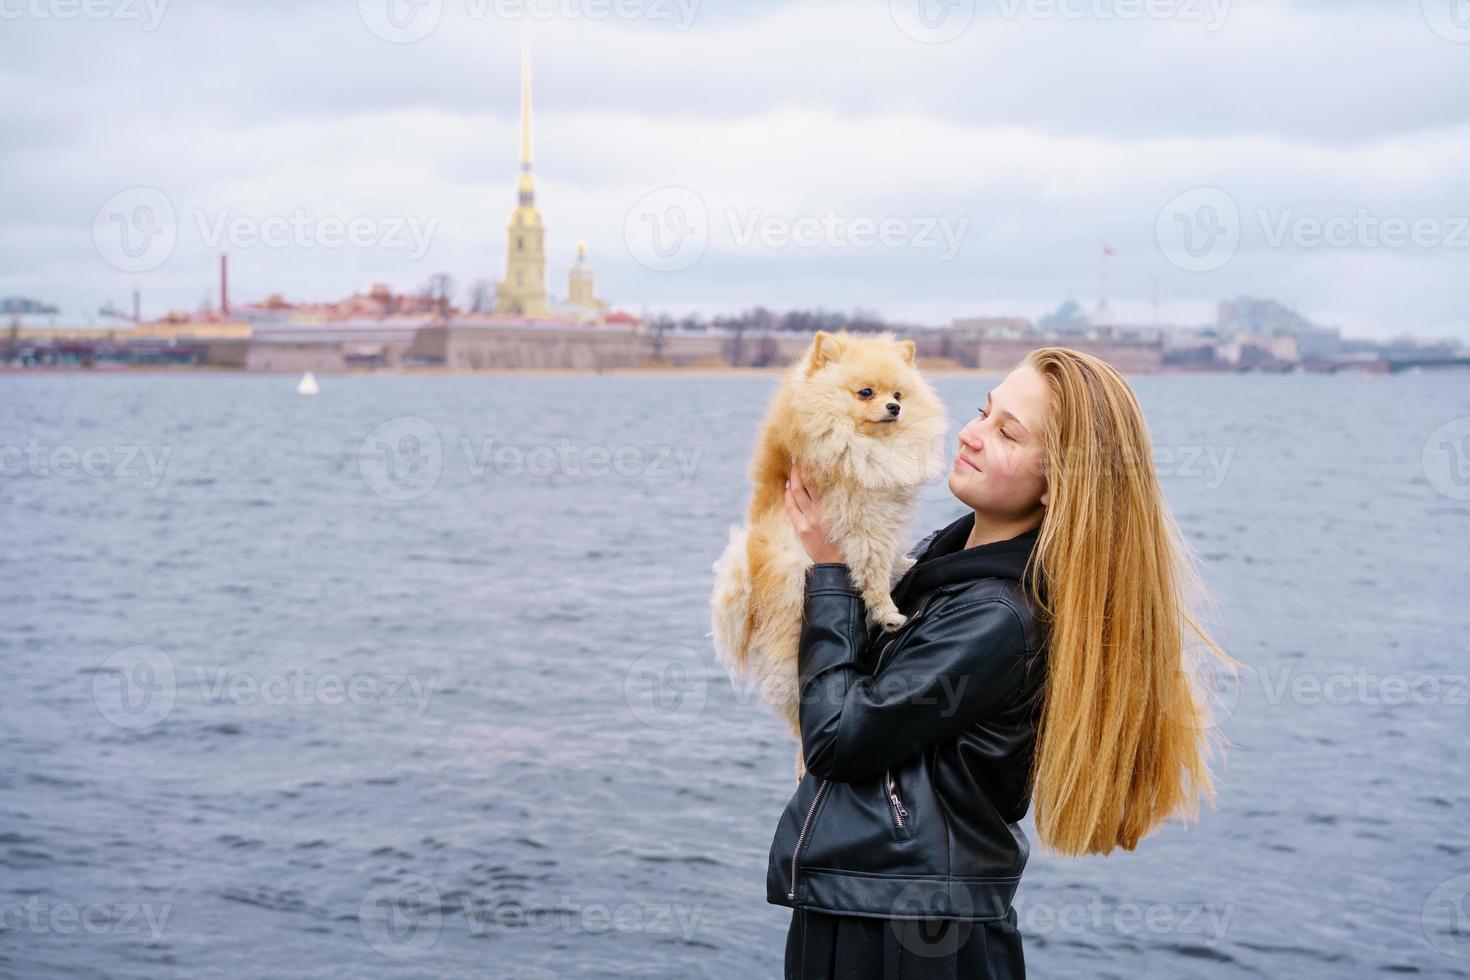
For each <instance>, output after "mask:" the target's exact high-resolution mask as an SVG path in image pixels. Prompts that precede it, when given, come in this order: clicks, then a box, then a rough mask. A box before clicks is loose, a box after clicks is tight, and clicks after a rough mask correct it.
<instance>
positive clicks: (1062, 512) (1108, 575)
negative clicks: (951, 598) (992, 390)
mask: <svg viewBox="0 0 1470 980" xmlns="http://www.w3.org/2000/svg"><path fill="white" fill-rule="evenodd" d="M1022 363H1023V364H1026V365H1029V366H1030V367H1032V368H1034V369H1035V370H1036V371H1037V372H1039V373H1040V374H1041V376H1042V378H1043V379H1044V380H1045V381H1046V383H1047V388H1048V390H1049V392H1050V395H1051V413H1050V420H1049V422H1048V424H1047V426H1046V433H1045V466H1046V471H1045V475H1046V481H1047V487H1048V490H1049V491H1050V499H1049V501H1048V506H1047V508H1046V511H1047V513H1046V517H1045V519H1044V520H1043V521H1042V526H1041V532H1040V536H1039V538H1038V540H1037V545H1036V549H1035V552H1034V554H1033V559H1032V560H1033V562H1035V563H1036V564H1035V567H1034V569H1033V570H1034V571H1036V572H1039V573H1040V574H1037V575H1034V576H1028V579H1029V580H1030V581H1031V582H1032V596H1033V598H1034V599H1035V600H1036V601H1037V603H1038V606H1039V608H1040V609H1041V610H1042V612H1043V614H1044V617H1045V620H1046V622H1047V625H1048V630H1049V643H1048V653H1047V662H1048V666H1047V678H1046V683H1045V688H1044V692H1043V704H1042V708H1041V718H1040V724H1039V728H1038V734H1037V745H1036V751H1035V756H1034V760H1033V766H1032V787H1033V792H1034V799H1035V805H1036V810H1035V818H1036V829H1037V832H1038V834H1039V836H1040V838H1041V841H1042V843H1043V844H1044V845H1046V846H1047V847H1050V848H1052V849H1053V850H1055V851H1057V852H1059V853H1062V854H1107V853H1108V852H1110V851H1112V850H1113V849H1114V848H1115V847H1122V848H1124V849H1125V850H1130V851H1131V850H1133V849H1134V847H1136V846H1137V844H1138V842H1139V840H1140V839H1141V838H1143V837H1144V836H1145V835H1147V834H1148V833H1149V832H1150V831H1151V830H1153V829H1154V828H1155V827H1156V826H1158V825H1159V824H1160V823H1162V822H1163V821H1165V820H1166V819H1168V818H1169V817H1171V816H1173V815H1175V814H1176V813H1182V814H1183V815H1184V817H1185V818H1186V820H1187V818H1188V817H1191V816H1196V815H1197V814H1198V803H1199V800H1198V797H1199V795H1200V794H1201V793H1203V794H1204V795H1205V796H1207V797H1208V798H1209V800H1210V802H1211V803H1212V804H1213V803H1214V799H1215V792H1214V785H1213V783H1212V780H1211V775H1210V771H1209V768H1208V765H1207V761H1208V759H1209V757H1210V756H1211V754H1212V751H1211V745H1210V742H1211V740H1212V738H1215V737H1219V732H1218V730H1217V729H1215V728H1214V726H1213V724H1212V713H1211V711H1210V707H1209V703H1208V700H1207V699H1206V698H1205V696H1204V694H1203V692H1202V691H1201V690H1200V688H1201V687H1202V685H1201V684H1200V683H1199V679H1198V677H1197V676H1196V673H1197V671H1198V670H1199V669H1200V668H1201V667H1202V666H1205V665H1207V664H1208V662H1207V661H1205V660H1203V658H1202V657H1199V656H1198V655H1199V653H1200V650H1199V647H1201V646H1202V647H1204V648H1206V649H1207V650H1208V651H1209V652H1211V653H1213V654H1214V655H1215V656H1217V657H1219V658H1220V659H1221V660H1222V661H1224V662H1226V663H1228V664H1230V665H1232V667H1233V666H1237V663H1236V661H1235V660H1234V659H1232V658H1231V657H1230V656H1229V655H1227V654H1226V653H1225V651H1224V650H1222V649H1221V648H1220V646H1219V645H1218V644H1216V643H1215V641H1214V640H1212V639H1211V638H1210V637H1209V635H1208V634H1207V633H1206V632H1205V630H1204V628H1203V627H1202V626H1201V625H1200V622H1199V621H1198V619H1197V618H1196V616H1195V615H1194V614H1193V613H1192V612H1191V611H1190V608H1189V604H1190V602H1191V594H1190V593H1194V595H1195V597H1198V598H1203V599H1205V600H1207V601H1208V600H1209V598H1210V597H1209V595H1208V593H1207V592H1206V591H1205V590H1204V587H1203V584H1202V583H1201V582H1200V581H1199V578H1198V575H1197V574H1196V572H1195V570H1194V563H1195V562H1194V554H1193V552H1192V550H1191V549H1190V548H1189V546H1188V543H1187V542H1186V541H1185V540H1184V538H1183V537H1182V535H1181V534H1180V533H1179V528H1178V525H1177V524H1176V523H1175V521H1174V518H1173V516H1172V514H1171V513H1170V512H1169V508H1168V505H1167V503H1166V501H1165V499H1164V495H1163V492H1162V491H1161V489H1160V487H1159V482H1158V477H1157V475H1156V473H1155V472H1154V466H1153V449H1152V444H1151V441H1150V439H1149V434H1148V429H1147V427H1146V426H1145V424H1144V419H1143V411H1142V409H1141V408H1140V407H1139V405H1138V401H1137V399H1136V398H1135V397H1134V395H1133V391H1132V390H1131V389H1130V388H1129V387H1128V384H1127V382H1125V381H1124V380H1123V378H1122V376H1121V375H1120V374H1119V373H1118V372H1117V371H1116V370H1115V369H1114V368H1113V367H1112V366H1111V365H1109V364H1108V363H1107V362H1106V361H1103V360H1101V359H1099V358H1097V357H1093V356H1092V355H1090V354H1084V353H1081V352H1079V351H1075V350H1071V349H1068V348H1065V347H1043V348H1040V349H1038V350H1034V351H1032V352H1031V353H1030V354H1028V355H1027V356H1026V357H1025V358H1024V359H1023V361H1022ZM1043 590H1044V591H1043ZM1196 641H1197V642H1196Z"/></svg>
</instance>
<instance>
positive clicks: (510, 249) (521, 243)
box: [495, 34, 547, 316]
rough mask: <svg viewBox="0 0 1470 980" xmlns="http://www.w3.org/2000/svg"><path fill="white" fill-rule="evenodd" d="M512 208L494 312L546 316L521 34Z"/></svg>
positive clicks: (542, 238) (526, 43)
mask: <svg viewBox="0 0 1470 980" xmlns="http://www.w3.org/2000/svg"><path fill="white" fill-rule="evenodd" d="M516 194H517V198H518V200H517V203H516V209H515V210H514V211H512V212H511V215H510V225H509V227H508V231H509V235H508V236H507V237H508V240H507V243H506V252H505V278H504V279H503V280H501V282H500V284H499V285H498V286H496V288H495V312H496V313H499V314H504V315H507V316H546V315H547V309H546V229H545V228H544V227H543V226H542V224H541V213H540V212H539V211H537V210H536V178H535V177H533V176H532V175H531V42H530V36H529V35H528V34H523V35H522V36H521V173H520V176H519V177H517V178H516Z"/></svg>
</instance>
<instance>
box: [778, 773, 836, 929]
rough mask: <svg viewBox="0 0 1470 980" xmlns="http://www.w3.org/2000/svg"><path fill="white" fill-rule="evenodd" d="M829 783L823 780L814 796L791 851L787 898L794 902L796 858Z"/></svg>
mask: <svg viewBox="0 0 1470 980" xmlns="http://www.w3.org/2000/svg"><path fill="white" fill-rule="evenodd" d="M828 782H830V780H827V779H824V780H822V784H821V785H820V786H818V787H817V791H816V793H814V794H813V795H812V803H811V806H809V807H807V808H806V819H805V820H803V821H802V822H801V833H799V834H797V835H796V846H795V847H793V848H792V849H791V891H789V892H787V893H786V897H787V898H789V899H792V900H795V899H796V856H797V855H798V854H800V853H801V845H802V842H803V841H805V840H806V831H807V828H808V827H810V826H811V822H812V814H814V813H816V812H817V803H818V802H819V801H820V800H821V799H822V791H823V790H824V789H826V788H827V783H828Z"/></svg>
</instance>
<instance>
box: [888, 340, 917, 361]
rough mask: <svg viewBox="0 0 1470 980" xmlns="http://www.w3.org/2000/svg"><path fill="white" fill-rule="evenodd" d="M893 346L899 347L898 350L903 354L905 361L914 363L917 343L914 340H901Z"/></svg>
mask: <svg viewBox="0 0 1470 980" xmlns="http://www.w3.org/2000/svg"><path fill="white" fill-rule="evenodd" d="M893 346H895V347H897V348H898V352H899V353H900V354H901V355H903V359H904V361H906V362H907V363H909V364H913V363H914V349H915V346H916V345H915V344H914V342H913V341H912V340H900V341H899V342H898V343H896V344H894V345H893Z"/></svg>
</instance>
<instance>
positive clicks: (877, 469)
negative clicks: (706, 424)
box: [710, 331, 946, 778]
mask: <svg viewBox="0 0 1470 980" xmlns="http://www.w3.org/2000/svg"><path fill="white" fill-rule="evenodd" d="M865 388H869V389H872V392H873V394H872V396H871V397H870V398H868V399H863V398H861V397H860V396H859V394H858V393H859V392H860V391H861V390H862V389H865ZM895 392H898V393H899V398H897V399H895V398H894V397H893V396H894V393H895ZM895 401H896V403H897V404H898V405H899V406H900V412H899V416H898V419H897V420H896V421H893V422H879V421H877V419H879V418H882V417H884V416H886V415H887V414H888V413H887V411H886V409H885V406H886V405H887V404H888V403H889V402H895ZM945 434H946V415H945V410H944V405H943V403H942V402H941V401H940V400H939V397H938V395H936V394H935V392H934V390H933V389H932V388H931V387H930V386H929V385H928V383H927V382H926V381H924V379H923V377H922V376H921V375H920V374H919V371H918V369H917V367H916V366H915V364H914V343H913V341H911V340H905V341H895V340H894V339H893V337H892V336H891V335H889V334H879V335H876V336H874V335H855V334H849V333H847V332H845V331H843V332H838V333H835V334H829V333H826V332H824V331H818V332H817V334H816V336H815V337H814V338H813V340H812V345H811V347H810V348H809V349H808V350H807V352H806V353H805V354H804V355H803V356H802V357H801V358H800V359H799V360H798V361H797V362H796V363H795V364H793V365H792V366H791V368H790V369H789V370H788V372H787V373H786V375H785V377H784V378H783V380H782V383H781V385H780V387H779V389H778V390H777V392H776V394H775V397H774V398H773V400H772V402H771V405H770V407H769V409H768V411H767V415H766V419H765V423H764V425H763V427H762V429H761V432H760V435H759V438H758V439H757V442H756V446H755V452H754V454H753V457H752V460H751V465H750V472H749V476H750V480H751V484H752V486H753V493H752V496H751V501H750V507H749V510H748V512H747V515H746V521H747V523H746V526H743V527H732V528H730V537H729V541H728V543H727V545H726V547H725V550H724V553H723V554H722V555H721V556H720V558H719V560H717V561H716V562H715V563H714V571H715V588H714V592H713V594H712V595H711V597H710V608H711V620H712V625H713V633H712V635H713V637H714V646H715V655H716V657H717V658H718V660H719V661H720V662H721V663H723V664H724V665H725V667H726V669H727V670H729V672H730V675H731V677H732V678H734V679H735V680H736V681H737V682H739V681H745V682H750V683H752V684H753V685H754V687H755V688H756V689H757V690H758V691H759V692H760V695H761V698H762V700H764V701H765V702H766V703H767V704H769V705H770V706H771V707H772V709H773V710H774V711H775V712H776V714H777V716H778V717H780V718H782V719H783V720H784V721H785V722H786V723H787V725H788V726H789V727H790V729H791V732H792V734H793V735H795V736H796V738H797V740H798V742H799V741H800V739H801V727H800V724H799V718H798V712H797V700H798V699H797V649H798V646H799V642H800V636H801V622H802V605H803V600H804V598H805V586H806V570H807V569H808V568H809V567H810V566H811V564H812V562H811V559H810V558H809V557H808V556H807V553H806V550H805V548H803V547H802V544H801V539H800V538H799V537H798V536H797V534H796V531H795V529H794V528H793V527H792V526H791V520H790V518H789V516H788V515H787V513H786V502H785V485H786V480H787V477H788V475H789V473H790V471H791V465H792V463H793V462H795V463H797V464H798V465H799V466H800V469H801V473H802V476H803V479H804V480H805V482H806V483H807V484H808V485H809V486H811V487H812V488H813V489H815V490H816V491H817V492H818V493H819V494H820V495H821V502H822V512H823V517H824V518H825V519H826V521H827V523H828V528H829V532H830V536H831V538H832V541H833V543H834V544H836V545H837V546H838V549H839V550H840V551H841V552H842V556H843V559H844V560H845V561H846V563H847V565H848V567H849V570H850V573H851V577H852V581H853V584H854V586H856V587H857V588H858V589H859V590H860V591H861V592H862V595H863V601H864V604H865V606H866V607H867V610H868V622H867V625H869V626H871V625H873V624H875V623H881V624H882V626H883V628H884V629H885V630H890V631H891V630H896V629H898V628H899V627H900V626H902V625H903V623H904V617H903V615H902V614H900V613H899V611H898V609H897V607H896V606H894V604H893V600H892V597H891V596H890V594H889V593H890V590H891V589H892V587H893V584H894V582H896V581H897V579H898V578H899V577H901V576H902V575H903V573H904V572H905V571H907V570H908V568H909V567H910V566H911V565H912V564H913V560H912V559H910V558H907V557H905V556H904V547H903V543H902V540H901V538H902V535H903V532H904V529H905V527H906V526H907V525H908V523H909V521H910V520H911V519H912V517H913V511H914V507H915V504H916V503H917V500H918V493H919V489H920V487H921V486H922V485H923V484H924V483H925V482H926V481H928V480H931V479H934V478H935V477H936V476H938V475H939V471H940V469H941V468H942V466H943V461H944V446H943V440H944V438H945ZM804 772H805V766H804V764H803V756H802V752H801V750H800V748H799V747H798V750H797V753H796V775H797V777H798V778H800V777H801V776H802V775H803V774H804Z"/></svg>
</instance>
